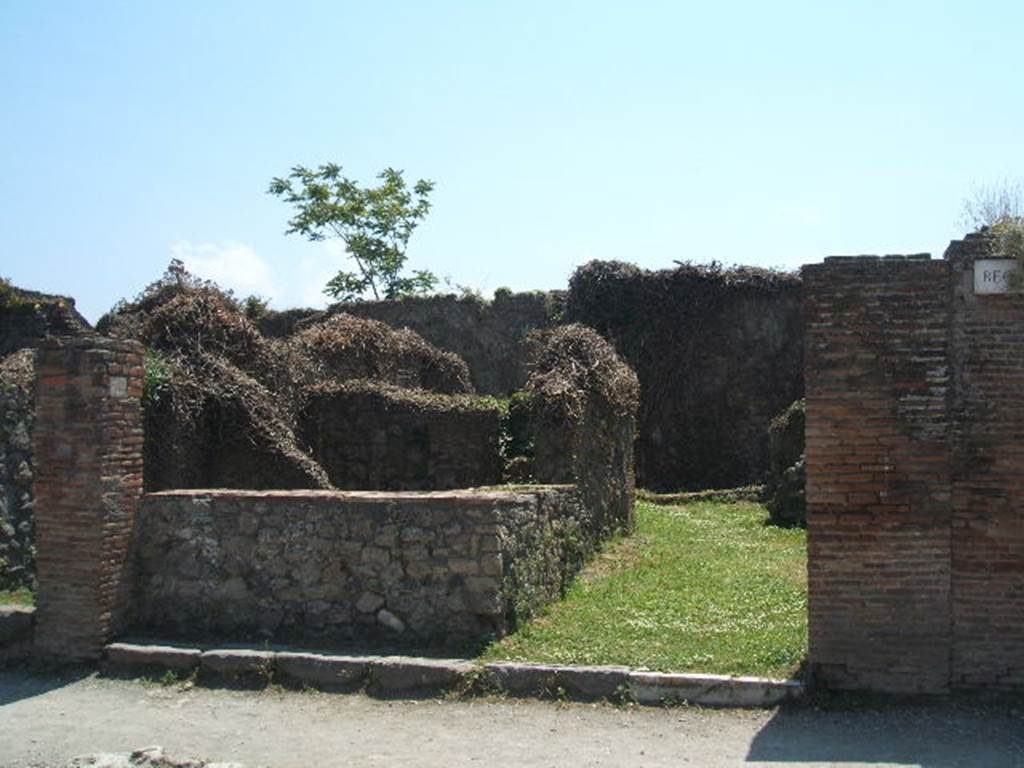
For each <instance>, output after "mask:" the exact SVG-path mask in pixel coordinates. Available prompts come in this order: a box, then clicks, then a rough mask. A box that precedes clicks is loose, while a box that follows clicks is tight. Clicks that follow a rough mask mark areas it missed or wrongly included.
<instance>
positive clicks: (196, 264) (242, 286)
mask: <svg viewBox="0 0 1024 768" xmlns="http://www.w3.org/2000/svg"><path fill="white" fill-rule="evenodd" d="M171 253H172V254H173V256H174V258H176V259H181V261H183V262H184V264H185V269H187V270H188V271H189V272H191V273H192V274H194V275H197V276H198V277H202V278H204V279H206V280H213V281H214V282H215V283H217V284H218V285H219V286H221V287H222V288H229V289H231V290H232V291H234V292H235V293H236V294H238V295H239V296H248V295H249V294H253V293H255V294H257V295H259V296H263V297H265V298H268V299H271V300H273V299H277V298H278V297H279V296H280V295H281V290H280V288H279V284H278V281H277V280H275V279H274V276H273V270H272V269H271V267H270V265H269V264H268V263H267V262H266V261H264V260H263V259H262V258H261V257H260V256H259V254H257V253H256V251H255V250H253V248H252V247H251V246H248V245H245V244H243V243H224V244H216V243H191V242H189V241H188V240H181V241H179V242H177V243H175V244H174V245H173V246H171Z"/></svg>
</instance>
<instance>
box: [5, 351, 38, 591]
mask: <svg viewBox="0 0 1024 768" xmlns="http://www.w3.org/2000/svg"><path fill="white" fill-rule="evenodd" d="M34 423H35V351H34V350H31V349H23V350H21V351H19V352H14V353H12V354H10V355H8V356H7V357H6V358H3V359H2V360H0V589H16V588H19V587H29V588H32V587H34V586H35V539H34V534H33V525H32V520H33V515H32V510H33V508H34V506H35V496H34V491H33V487H32V484H33V483H32V481H33V479H34V461H33V458H32V427H33V424H34Z"/></svg>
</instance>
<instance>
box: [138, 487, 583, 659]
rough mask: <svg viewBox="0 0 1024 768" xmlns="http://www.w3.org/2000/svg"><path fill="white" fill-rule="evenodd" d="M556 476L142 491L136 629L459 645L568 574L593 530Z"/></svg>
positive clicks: (499, 628) (511, 619) (498, 627)
mask: <svg viewBox="0 0 1024 768" xmlns="http://www.w3.org/2000/svg"><path fill="white" fill-rule="evenodd" d="M586 517H587V515H586V513H585V512H584V511H583V508H582V506H581V505H580V504H579V500H578V498H577V495H576V493H575V491H574V490H573V489H572V488H567V487H547V488H531V489H518V490H517V489H509V490H504V491H500V492H498V491H494V492H485V491H472V492H469V491H449V492H437V493H385V492H322V491H319V492H318V491H290V492H245V491H191V492H190V491H174V492H165V493H158V494H149V495H147V496H146V497H145V498H144V499H143V504H142V511H141V515H140V525H139V547H138V559H137V572H138V581H137V589H136V603H135V604H136V614H135V627H134V628H135V630H137V631H140V632H144V633H146V632H148V633H154V634H156V635H158V636H160V637H163V638H181V639H186V638H188V639H196V640H202V639H209V638H217V639H225V638H227V639H233V640H249V639H261V638H262V639H271V640H275V641H277V640H282V641H301V642H302V643H304V644H309V645H316V644H321V643H322V644H336V643H339V642H345V641H350V640H374V641H382V640H383V641H387V642H390V643H398V644H411V645H421V644H428V645H435V644H445V645H449V646H459V645H465V644H467V643H476V642H480V641H482V640H486V639H488V638H490V637H494V636H500V635H502V634H504V633H505V632H507V631H508V630H509V629H511V628H512V627H514V626H515V624H516V623H517V622H518V621H520V620H522V619H523V618H524V617H526V616H528V615H529V614H530V613H532V612H533V611H535V610H536V609H537V608H539V607H540V606H541V605H543V604H544V603H546V602H548V601H550V600H552V599H554V598H555V597H557V596H558V595H560V594H561V592H562V591H563V590H564V589H565V587H566V586H567V584H568V582H569V580H570V579H571V577H572V576H573V574H574V573H575V572H576V571H577V570H578V569H579V567H580V566H581V564H582V562H583V558H584V556H585V555H586V554H588V553H589V552H590V551H592V549H593V547H594V546H595V544H596V541H595V540H594V539H592V538H589V537H588V535H587V531H589V530H592V528H593V527H592V526H590V525H588V524H587V520H586Z"/></svg>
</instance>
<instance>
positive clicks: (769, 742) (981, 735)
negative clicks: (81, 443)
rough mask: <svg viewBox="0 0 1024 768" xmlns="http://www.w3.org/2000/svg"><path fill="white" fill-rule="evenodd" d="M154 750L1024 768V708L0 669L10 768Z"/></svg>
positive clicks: (523, 762)
mask: <svg viewBox="0 0 1024 768" xmlns="http://www.w3.org/2000/svg"><path fill="white" fill-rule="evenodd" d="M153 744H159V745H162V746H163V747H164V749H165V750H166V752H167V753H168V755H171V756H173V757H176V758H179V759H181V758H203V759H207V760H218V761H238V762H241V763H244V764H245V765H246V766H249V767H250V768H256V766H271V767H272V768H289V767H290V766H302V768H309V767H310V766H347V767H350V766H385V765H386V766H392V765H411V766H501V767H502V768H505V767H506V766H507V767H508V768H517V767H518V766H630V767H631V768H632V767H633V766H695V767H699V768H717V766H737V765H773V764H775V765H779V764H782V765H786V766H791V767H792V768H798V767H799V766H821V765H844V766H846V765H855V766H856V765H863V766H868V765H870V766H873V768H882V766H907V765H910V766H929V767H933V768H952V767H954V766H970V767H971V768H977V767H980V766H984V767H986V768H988V767H992V768H998V767H999V766H1020V767H1021V768H1024V701H1022V702H1021V704H1020V708H1018V709H1014V708H1013V705H1012V704H1007V703H1006V702H1003V703H1001V704H999V705H991V704H989V705H981V704H966V703H959V704H951V703H948V702H946V703H939V704H932V705H928V706H917V707H909V706H901V707H895V706H888V707H883V708H878V707H874V708H868V707H861V708H857V709H853V710H847V711H841V712H839V711H821V710H815V709H813V708H810V707H801V708H795V709H790V710H787V711H754V712H744V711H700V710H693V709H683V708H675V709H653V708H636V707H627V708H618V707H613V706H608V705H582V704H558V703H548V702H534V701H503V700H474V701H459V702H455V701H434V700H428V701H418V702H416V701H378V700H375V699H371V698H369V697H367V696H363V695H359V694H355V695H331V694H320V693H291V692H281V691H277V690H267V691H261V692H244V691H227V690H211V689H203V688H181V687H166V688H165V687H161V686H159V685H155V684H145V683H140V682H132V681H117V680H106V679H100V678H96V677H93V676H87V677H82V678H79V679H62V678H57V677H38V676H29V675H25V674H20V673H18V672H11V671H8V672H0V766H5V767H6V766H17V767H18V768H21V767H22V766H44V765H47V766H56V765H62V764H64V763H66V762H67V761H68V760H69V759H70V758H71V757H74V756H76V755H84V754H95V753H98V752H129V751H131V750H134V749H138V748H140V747H144V746H149V745H153Z"/></svg>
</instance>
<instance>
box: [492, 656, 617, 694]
mask: <svg viewBox="0 0 1024 768" xmlns="http://www.w3.org/2000/svg"><path fill="white" fill-rule="evenodd" d="M484 670H485V674H486V675H487V679H488V681H489V682H490V683H491V684H492V685H494V686H495V687H497V688H500V689H501V690H504V691H506V692H508V693H511V694H513V695H520V696H566V697H568V698H570V699H574V700H579V701H596V700H599V699H611V700H614V699H618V698H620V697H621V696H623V695H624V694H625V692H626V689H627V687H628V683H629V669H628V668H626V667H590V666H579V667H575V666H569V667H562V666H553V665H547V664H516V663H511V662H508V663H506V662H498V663H495V664H488V665H487V666H485V667H484Z"/></svg>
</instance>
